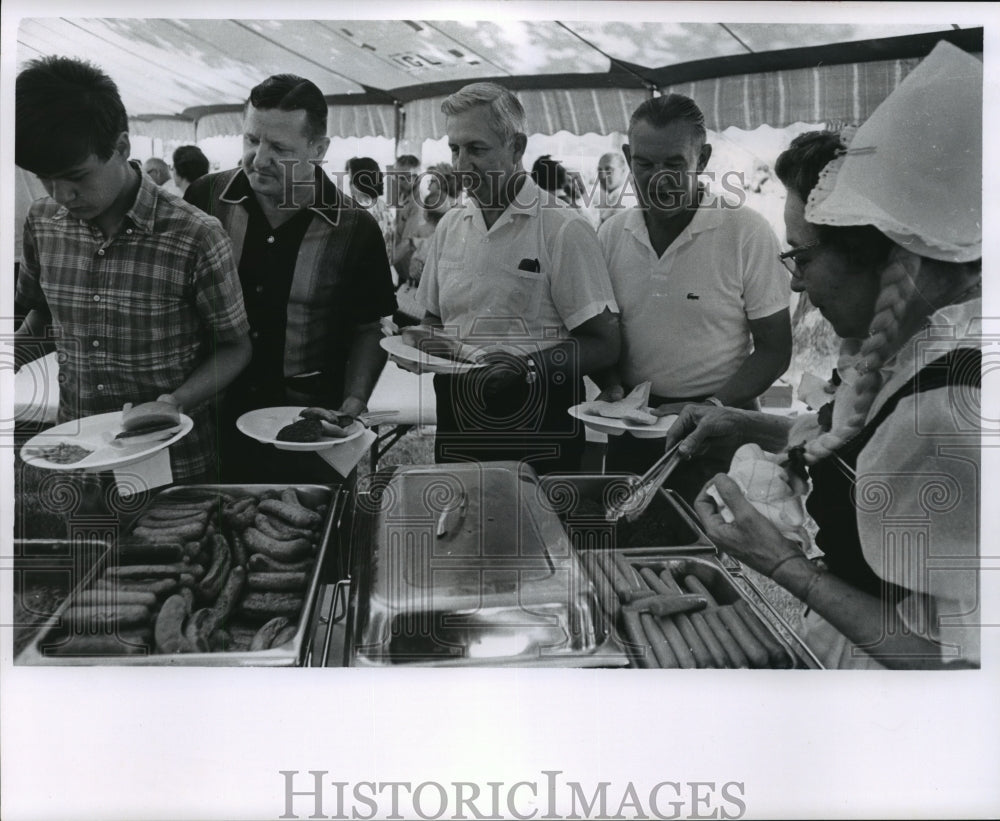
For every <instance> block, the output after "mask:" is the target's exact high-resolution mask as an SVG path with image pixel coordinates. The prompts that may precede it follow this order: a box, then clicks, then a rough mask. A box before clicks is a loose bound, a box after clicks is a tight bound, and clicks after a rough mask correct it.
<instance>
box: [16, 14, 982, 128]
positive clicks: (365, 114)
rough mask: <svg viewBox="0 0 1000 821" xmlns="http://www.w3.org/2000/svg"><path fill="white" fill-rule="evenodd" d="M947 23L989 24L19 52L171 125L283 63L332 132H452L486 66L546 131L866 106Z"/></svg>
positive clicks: (224, 102) (72, 45)
mask: <svg viewBox="0 0 1000 821" xmlns="http://www.w3.org/2000/svg"><path fill="white" fill-rule="evenodd" d="M630 8H631V9H635V8H636V7H635V6H631V7H630ZM942 38H946V39H949V40H951V41H952V42H955V43H956V45H959V46H960V47H962V48H965V49H966V50H968V51H972V52H981V50H982V29H981V28H978V29H958V28H957V27H950V26H946V25H941V24H937V25H906V24H900V25H878V26H865V25H848V24H826V25H823V24H819V25H805V24H771V23H768V24H762V23H740V24H726V23H675V22H663V21H649V22H646V21H641V20H628V21H616V22H600V23H598V22H562V21H557V20H543V21H537V20H536V21H511V22H500V21H480V22H470V21H440V20H439V21H416V20H299V19H283V20H221V19H220V20H205V19H202V20H190V19H189V20H179V19H178V20H170V19H139V18H113V19H108V18H101V19H93V18H65V17H64V18H31V17H28V18H23V19H21V20H20V21H19V24H18V30H17V45H18V50H17V63H18V66H21V65H23V64H24V63H25V62H26V61H27V60H30V59H32V58H35V57H38V56H41V55H46V54H64V55H69V56H76V57H82V58H85V59H89V60H91V61H92V62H94V63H96V64H98V65H99V66H101V68H103V69H104V70H105V71H106V72H107V73H108V74H110V75H111V77H112V78H113V79H114V80H115V82H116V83H117V84H118V86H119V88H120V90H121V92H122V97H123V100H124V102H125V105H126V108H127V109H128V111H129V113H130V115H131V119H132V122H131V127H132V130H133V133H136V134H139V135H144V136H151V137H158V138H161V139H165V140H184V141H191V140H197V139H202V138H205V137H211V136H217V135H228V134H238V133H239V132H240V130H241V111H242V106H243V104H244V102H245V100H246V98H247V95H248V93H249V91H250V89H251V88H252V87H253V86H254V85H256V84H257V83H258V82H260V81H261V80H262V79H264V78H265V77H267V76H269V75H271V74H276V73H284V72H290V73H295V74H299V75H301V76H304V77H307V78H309V79H311V80H313V81H314V82H315V83H316V84H317V85H318V86H319V87H320V88H321V89H322V90H323V92H324V94H326V95H327V100H328V103H329V106H330V118H329V131H330V134H331V136H334V135H336V136H342V137H363V136H384V137H390V138H395V139H397V140H403V139H405V140H422V139H425V138H438V137H440V136H442V135H443V134H444V118H443V116H442V114H441V110H440V105H441V100H442V99H443V98H444V97H445V96H446V95H447V94H449V93H451V92H452V91H454V90H456V89H457V88H460V87H461V86H462V85H465V84H466V83H468V82H473V81H476V80H485V79H490V80H496V81H498V82H501V83H504V84H506V85H507V86H508V87H511V88H513V89H515V90H516V91H517V92H518V95H519V97H520V98H521V100H522V102H523V103H524V105H525V108H526V110H527V114H528V122H529V128H530V130H531V131H532V132H533V133H542V134H554V133H556V132H558V131H563V130H565V131H570V132H572V133H575V134H586V133H591V132H593V133H598V134H610V133H613V132H616V131H623V130H624V129H625V126H626V124H627V122H628V115H629V113H630V112H631V111H632V110H633V109H634V108H635V107H636V105H638V103H639V102H641V101H642V100H643V99H645V98H646V97H648V96H650V95H652V94H657V93H666V92H669V91H680V92H682V93H685V94H688V95H690V96H692V97H693V98H694V99H695V100H696V101H697V102H698V103H699V104H700V106H701V108H702V109H703V111H704V112H705V115H706V120H707V122H706V124H707V125H708V127H709V128H711V129H713V130H722V129H725V128H727V127H729V126H737V127H740V128H745V129H750V128H755V127H756V126H758V125H761V124H768V125H771V126H773V127H776V128H781V127H783V126H786V125H789V124H792V123H795V122H800V121H806V122H820V121H830V120H842V121H844V122H859V121H861V120H863V119H864V118H865V117H867V115H868V114H869V113H870V112H871V111H872V110H873V109H874V108H875V106H877V105H878V103H879V102H880V101H881V100H883V99H884V98H885V97H886V96H887V95H888V94H889V92H890V91H892V90H893V89H894V88H895V87H896V85H898V84H899V82H900V80H901V79H902V78H903V77H904V76H905V75H906V74H907V72H909V71H910V70H911V69H912V68H913V66H914V65H916V63H917V62H919V60H920V58H921V57H923V56H924V55H925V54H927V53H929V51H930V50H931V48H933V45H934V44H935V43H936V42H937V41H938V40H940V39H942Z"/></svg>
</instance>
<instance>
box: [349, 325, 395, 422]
mask: <svg viewBox="0 0 1000 821" xmlns="http://www.w3.org/2000/svg"><path fill="white" fill-rule="evenodd" d="M381 339H382V328H381V325H380V324H379V323H377V322H376V323H369V324H368V325H363V326H361V327H360V328H358V330H357V331H356V332H355V334H354V341H353V343H352V344H351V352H350V355H349V357H348V360H347V368H346V373H345V375H344V402H345V403H346V402H348V401H349V400H354V404H357V405H359V407H358V408H357V409H356V412H360V411H361V410H363V409H364V408H365V407H367V404H368V399H369V397H370V396H371V395H372V391H374V390H375V385H376V384H377V383H378V379H379V376H381V374H382V368H383V367H384V366H385V361H386V357H387V354H386V352H385V351H384V350H383V349H382V346H381V345H380V344H379V343H380V341H381Z"/></svg>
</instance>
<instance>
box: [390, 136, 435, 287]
mask: <svg viewBox="0 0 1000 821" xmlns="http://www.w3.org/2000/svg"><path fill="white" fill-rule="evenodd" d="M392 179H393V182H394V183H395V184H394V186H393V188H392V190H391V191H390V202H391V204H392V205H393V206H395V209H396V210H395V215H394V230H393V240H392V256H391V257H390V261H391V262H392V266H393V268H395V269H396V275H397V276H398V278H399V284H400V285H403V284H404V283H406V282H408V281H409V277H410V257H412V256H413V252H414V250H415V249H416V241H417V240H418V239H419V238H420V237H423V236H427V234H428V233H429V231H428V226H427V220H426V218H425V217H424V209H423V208H421V206H420V201H419V199H418V198H417V184H418V183H419V181H420V160H419V159H417V157H415V156H414V155H413V154H403V155H402V156H401V157H397V158H396V164H395V165H394V166H393V168H392Z"/></svg>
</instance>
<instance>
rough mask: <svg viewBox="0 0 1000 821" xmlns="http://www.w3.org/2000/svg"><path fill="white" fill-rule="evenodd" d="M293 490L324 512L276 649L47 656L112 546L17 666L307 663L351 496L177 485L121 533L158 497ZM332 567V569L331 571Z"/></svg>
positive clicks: (306, 488)
mask: <svg viewBox="0 0 1000 821" xmlns="http://www.w3.org/2000/svg"><path fill="white" fill-rule="evenodd" d="M287 488H294V489H295V491H296V492H297V493H298V494H299V498H300V499H302V501H303V502H306V503H312V504H315V505H319V504H326V505H327V512H326V516H325V520H324V522H323V524H322V526H321V531H320V533H321V535H320V541H319V544H318V548H317V552H316V562H315V565H314V567H313V570H312V574H311V578H310V579H309V583H308V587H307V590H306V594H305V597H304V600H303V606H302V610H301V612H300V613H299V617H298V627H297V630H296V632H295V636H294V638H293V639H292V640H291V641H290V642H288V643H286V644H285V645H283V646H282V647H279V648H274V649H270V650H261V651H250V650H245V651H219V652H210V653H176V654H156V653H153V654H149V655H135V656H130V655H122V656H71V655H49V654H47V653H46V652H45V648H46V646H47V645H49V646H50V645H52V644H53V643H54V642H56V641H57V640H58V639H57V637H58V635H59V630H60V629H61V619H62V616H63V613H64V611H65V610H66V609H67V607H69V606H71V605H72V603H73V598H74V595H76V594H77V593H78V592H80V591H83V590H86V589H87V588H89V587H90V586H91V585H92V584H93V583H94V582H95V581H96V580H97V579H98V578H100V576H101V575H102V574H103V572H104V571H105V569H106V567H107V566H108V563H109V561H113V558H112V553H111V550H110V549H106V550H105V552H104V555H103V556H102V557H101V558H100V559H99V560H98V561H97V562H96V564H95V565H94V566H93V568H92V569H91V571H90V572H89V573H88V574H87V576H86V578H84V580H83V581H82V582H81V583H80V585H79V586H77V587H76V589H75V590H74V592H73V594H71V595H70V596H69V597H68V598H67V599H66V601H64V602H63V604H62V605H61V606H60V607H59V609H58V610H57V611H56V612H55V613H54V614H53V615H52V617H51V618H50V619H49V620H48V622H47V623H46V624H45V626H44V627H42V629H41V631H40V632H39V633H38V635H37V636H35V638H34V640H33V641H32V642H31V643H30V644H29V645H28V647H26V648H25V650H24V651H23V652H22V653H21V654H20V655H19V656H18V658H17V663H18V664H35V665H58V666H68V665H74V666H80V665H109V666H112V665H115V666H117V665H125V666H137V665H138V666H145V665H154V666H196V667H197V666H202V667H225V666H236V667H245V666H267V667H290V666H301V665H303V664H306V665H307V664H308V663H309V661H310V656H311V652H312V647H311V645H312V642H311V632H312V628H313V623H314V620H313V618H312V616H313V610H314V608H315V606H316V604H317V601H318V598H319V594H320V588H321V586H322V585H323V584H324V583H325V582H326V581H330V580H332V581H336V580H337V579H336V578H333V579H328V578H327V574H332V575H334V576H336V569H335V568H336V566H337V565H338V564H339V562H340V556H339V552H340V547H341V546H340V525H341V523H342V521H343V519H344V516H345V512H346V509H347V504H348V501H349V499H350V494H349V493H348V492H347V491H344V490H341V489H331V488H330V487H327V486H325V485H268V484H260V485H175V486H173V487H170V488H167V489H166V490H164V491H161V492H160V493H158V494H156V495H155V496H153V497H152V498H151V499H150V500H149V502H148V504H146V505H144V506H143V507H142V508H141V509H139V510H137V511H136V513H135V516H134V517H132V518H131V520H130V521H128V522H126V523H125V524H124V526H123V527H122V533H123V534H126V535H127V534H128V533H129V531H130V530H131V525H132V523H134V522H135V521H136V520H137V519H138V518H139V517H141V515H142V513H143V511H144V510H146V508H147V507H151V506H153V505H155V504H157V502H159V501H162V500H169V499H170V498H171V497H176V496H179V495H184V494H186V493H190V492H191V491H195V492H199V493H212V492H219V493H226V494H230V495H233V496H247V495H253V496H260V495H261V494H263V493H264V492H266V491H278V492H280V491H283V490H285V489H287ZM331 567H333V568H334V569H333V570H332V571H331V569H330V568H331Z"/></svg>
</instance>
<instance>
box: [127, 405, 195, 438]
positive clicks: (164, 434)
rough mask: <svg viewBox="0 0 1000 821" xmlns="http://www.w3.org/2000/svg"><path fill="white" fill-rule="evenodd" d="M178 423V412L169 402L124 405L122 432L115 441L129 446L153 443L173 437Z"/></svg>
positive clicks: (179, 416)
mask: <svg viewBox="0 0 1000 821" xmlns="http://www.w3.org/2000/svg"><path fill="white" fill-rule="evenodd" d="M180 423H181V414H180V411H179V410H178V409H177V406H176V405H173V404H171V403H170V402H143V403H142V404H140V405H126V406H125V408H124V409H123V410H122V430H121V433H119V434H118V435H117V436H115V439H116V440H118V441H119V442H127V443H129V444H139V443H140V442H144V441H150V442H155V441H158V440H160V439H166V438H168V437H169V436H171V435H173V433H174V432H175V431H176V429H177V428H178V427H179V426H180Z"/></svg>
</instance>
